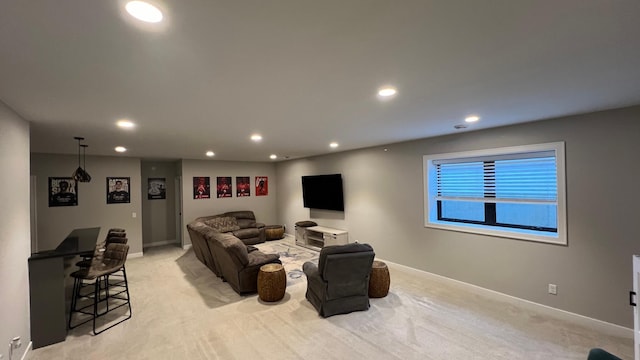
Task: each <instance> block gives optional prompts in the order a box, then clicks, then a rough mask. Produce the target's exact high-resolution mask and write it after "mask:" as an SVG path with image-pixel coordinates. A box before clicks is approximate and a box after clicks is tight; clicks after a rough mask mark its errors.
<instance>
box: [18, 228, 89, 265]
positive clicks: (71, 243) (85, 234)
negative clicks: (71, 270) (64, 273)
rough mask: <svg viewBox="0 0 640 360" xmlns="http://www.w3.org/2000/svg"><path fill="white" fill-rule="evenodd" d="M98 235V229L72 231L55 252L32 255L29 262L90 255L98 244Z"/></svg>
mask: <svg viewBox="0 0 640 360" xmlns="http://www.w3.org/2000/svg"><path fill="white" fill-rule="evenodd" d="M99 234H100V228H99V227H94V228H83V229H74V230H73V231H72V232H71V233H70V234H69V235H67V237H66V238H65V239H64V240H63V241H62V242H61V243H60V245H58V247H56V248H55V250H45V251H40V252H37V253H33V254H31V257H29V260H37V259H46V258H52V257H66V256H74V255H83V254H92V253H93V251H94V249H95V247H96V243H97V242H98V235H99Z"/></svg>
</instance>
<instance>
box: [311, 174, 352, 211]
mask: <svg viewBox="0 0 640 360" xmlns="http://www.w3.org/2000/svg"><path fill="white" fill-rule="evenodd" d="M302 200H303V202H304V207H306V208H311V209H323V210H336V211H344V197H343V193H342V174H330V175H313V176H303V177H302Z"/></svg>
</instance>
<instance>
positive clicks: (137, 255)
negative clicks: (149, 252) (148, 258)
mask: <svg viewBox="0 0 640 360" xmlns="http://www.w3.org/2000/svg"><path fill="white" fill-rule="evenodd" d="M142 255H143V254H142V252H137V253H130V254H127V259H135V258H139V257H142Z"/></svg>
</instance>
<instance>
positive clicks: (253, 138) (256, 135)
mask: <svg viewBox="0 0 640 360" xmlns="http://www.w3.org/2000/svg"><path fill="white" fill-rule="evenodd" d="M251 140H253V141H260V140H262V135H260V134H253V135H251Z"/></svg>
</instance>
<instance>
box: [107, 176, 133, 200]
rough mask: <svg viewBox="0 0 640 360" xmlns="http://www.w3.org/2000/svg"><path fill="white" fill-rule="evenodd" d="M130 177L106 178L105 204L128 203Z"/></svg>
mask: <svg viewBox="0 0 640 360" xmlns="http://www.w3.org/2000/svg"><path fill="white" fill-rule="evenodd" d="M130 182H131V178H130V177H108V178H107V204H129V203H130V202H131V197H130V196H129V186H130V185H131V184H130Z"/></svg>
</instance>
